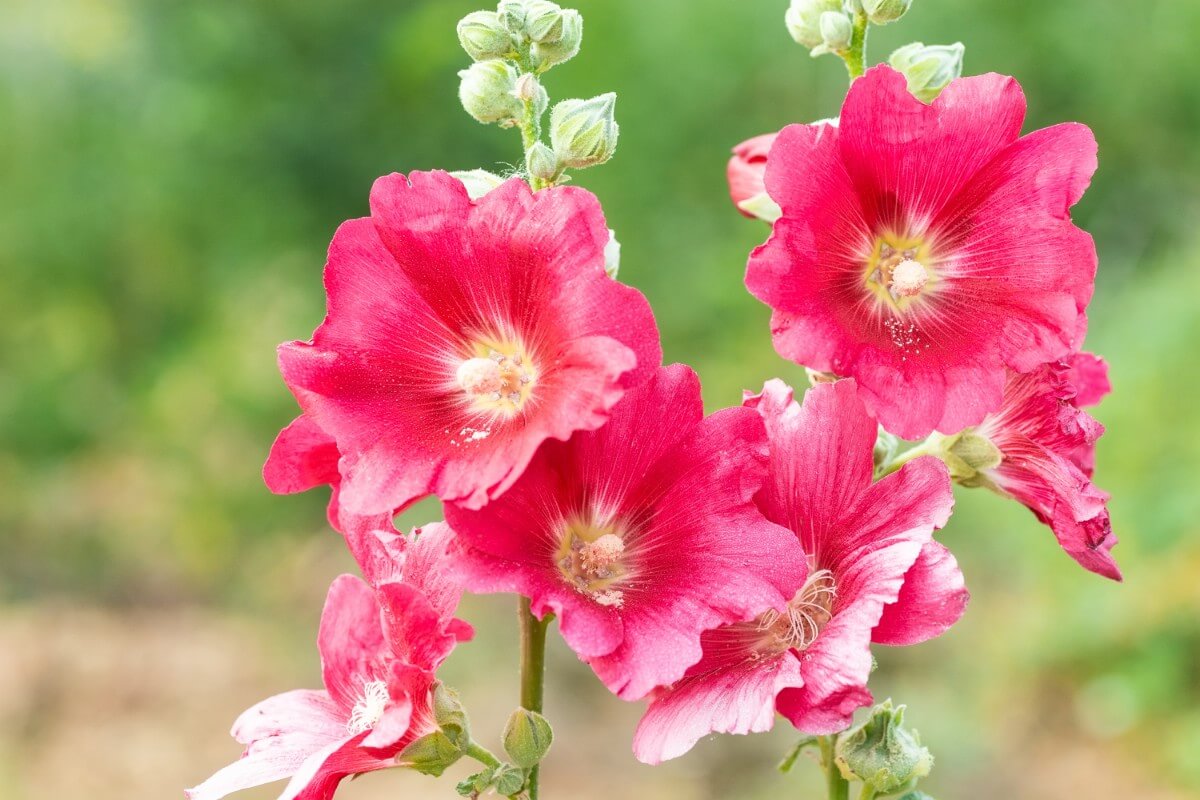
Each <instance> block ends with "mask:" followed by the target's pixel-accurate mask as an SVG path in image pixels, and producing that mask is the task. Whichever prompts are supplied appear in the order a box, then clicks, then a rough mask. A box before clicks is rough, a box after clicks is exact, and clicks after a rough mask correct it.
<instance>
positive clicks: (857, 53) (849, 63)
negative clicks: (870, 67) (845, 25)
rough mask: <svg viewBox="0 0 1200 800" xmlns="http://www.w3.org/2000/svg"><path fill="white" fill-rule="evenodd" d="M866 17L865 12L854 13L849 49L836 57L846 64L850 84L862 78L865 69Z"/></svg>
mask: <svg viewBox="0 0 1200 800" xmlns="http://www.w3.org/2000/svg"><path fill="white" fill-rule="evenodd" d="M867 25H868V22H867V15H866V12H863V11H856V12H855V13H854V33H853V35H852V36H851V38H850V47H848V48H847V49H846V50H845V51H844V52H839V53H838V55H840V56H841V57H842V60H843V61H845V62H846V71H847V72H849V73H850V82H851V83H853V82H854V79H855V78H860V77H862V74H863V73H864V72H866V69H867Z"/></svg>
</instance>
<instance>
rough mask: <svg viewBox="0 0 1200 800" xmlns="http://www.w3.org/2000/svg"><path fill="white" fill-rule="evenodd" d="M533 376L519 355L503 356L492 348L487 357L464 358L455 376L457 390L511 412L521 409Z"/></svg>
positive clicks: (532, 372) (473, 398)
mask: <svg viewBox="0 0 1200 800" xmlns="http://www.w3.org/2000/svg"><path fill="white" fill-rule="evenodd" d="M534 377H535V373H534V371H533V370H532V369H531V368H529V367H528V366H527V365H526V363H525V359H524V357H522V356H521V355H520V354H519V353H515V354H512V355H505V354H504V353H501V352H500V351H498V350H494V349H493V350H491V351H490V352H489V353H488V355H487V357H486V358H484V357H482V356H477V357H475V358H468V359H466V360H465V361H463V362H462V363H461V364H459V365H458V369H457V370H456V371H455V374H454V379H455V381H456V382H457V383H458V386H459V388H460V389H462V390H463V392H465V393H466V394H467V396H468V397H470V398H471V399H472V400H478V401H483V402H489V401H490V402H491V403H498V404H501V405H503V406H504V407H506V408H507V409H509V410H514V411H515V410H519V409H520V407H521V405H522V403H523V402H524V400H525V398H526V396H527V393H528V390H529V388H530V386H531V385H532V384H533V382H534ZM510 404H511V405H510Z"/></svg>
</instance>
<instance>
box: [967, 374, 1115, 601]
mask: <svg viewBox="0 0 1200 800" xmlns="http://www.w3.org/2000/svg"><path fill="white" fill-rule="evenodd" d="M1109 389H1110V387H1109V383H1108V369H1107V365H1105V363H1104V361H1103V360H1101V359H1099V358H1097V357H1096V356H1093V355H1091V354H1090V353H1082V354H1079V355H1077V356H1075V357H1073V358H1072V359H1071V360H1069V361H1063V362H1057V363H1053V364H1045V365H1043V366H1041V367H1039V368H1038V369H1036V370H1034V371H1033V372H1030V373H1027V374H1024V375H1022V374H1019V373H1015V372H1010V373H1009V376H1008V382H1007V384H1006V385H1005V388H1004V404H1003V406H1002V407H1001V408H1000V410H999V411H998V412H997V413H995V414H992V415H990V416H988V417H987V418H986V419H985V420H984V421H983V423H982V424H981V425H979V427H978V428H975V429H974V430H973V431H971V433H973V434H976V435H979V436H982V437H984V438H986V439H987V440H988V441H990V442H991V443H992V444H993V445H994V446H995V448H996V450H998V451H999V456H998V461H999V463H998V464H994V465H987V466H986V467H984V468H982V469H980V470H979V477H978V479H977V482H978V483H980V484H982V485H986V486H989V487H990V488H993V489H996V490H998V491H999V492H1001V493H1002V494H1007V495H1010V496H1012V497H1014V498H1016V499H1017V500H1018V501H1020V502H1021V503H1022V504H1024V505H1025V506H1027V507H1028V508H1029V509H1030V510H1031V511H1033V513H1034V514H1035V515H1037V518H1038V519H1039V520H1041V521H1042V522H1044V523H1045V524H1047V525H1049V526H1050V528H1051V529H1052V530H1053V531H1054V535H1055V537H1056V538H1057V539H1058V543H1059V544H1060V545H1062V548H1063V549H1064V550H1066V551H1067V554H1068V555H1070V556H1071V558H1073V559H1075V560H1076V561H1078V562H1079V563H1080V564H1081V565H1082V566H1083V567H1085V568H1086V569H1089V570H1091V571H1092V572H1095V573H1097V574H1099V575H1103V576H1105V577H1106V578H1112V579H1113V580H1120V579H1121V570H1120V568H1119V567H1117V564H1116V561H1115V560H1114V559H1113V557H1112V553H1111V550H1112V548H1113V547H1114V546H1115V545H1116V544H1117V537H1116V535H1115V534H1114V533H1113V531H1112V521H1111V520H1110V518H1109V514H1108V508H1107V503H1108V497H1109V496H1108V494H1107V493H1106V492H1104V491H1102V490H1100V489H1098V488H1097V487H1096V486H1095V485H1094V484H1093V483H1092V481H1091V475H1092V471H1093V466H1094V464H1095V453H1096V441H1097V440H1098V439H1099V438H1100V435H1101V434H1103V433H1104V426H1103V425H1101V424H1100V423H1099V422H1097V421H1096V420H1095V419H1094V418H1093V417H1092V416H1091V415H1090V414H1088V413H1087V412H1086V411H1083V410H1082V409H1081V408H1080V407H1079V406H1080V405H1084V404H1093V403H1096V402H1099V400H1100V398H1101V397H1102V396H1104V395H1105V394H1107V393H1108V391H1109Z"/></svg>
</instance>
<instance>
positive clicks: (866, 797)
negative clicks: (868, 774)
mask: <svg viewBox="0 0 1200 800" xmlns="http://www.w3.org/2000/svg"><path fill="white" fill-rule="evenodd" d="M876 794H877V792H876V791H875V787H873V786H871V785H870V784H869V783H864V784H863V787H862V791H861V792H859V794H858V800H875V795H876Z"/></svg>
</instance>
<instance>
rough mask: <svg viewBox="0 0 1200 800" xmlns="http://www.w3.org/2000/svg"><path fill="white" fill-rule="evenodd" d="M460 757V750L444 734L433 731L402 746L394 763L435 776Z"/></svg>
mask: <svg viewBox="0 0 1200 800" xmlns="http://www.w3.org/2000/svg"><path fill="white" fill-rule="evenodd" d="M461 757H462V750H460V749H459V748H458V747H457V746H456V745H455V744H454V742H452V741H450V738H449V737H448V736H446V734H444V733H442V732H441V731H434V732H433V733H430V734H426V735H425V736H422V737H421V738H420V739H417V740H415V741H413V742H412V743H410V744H409V745H408V747H406V748H404V750H402V751H401V752H400V755H398V756H397V757H396V764H397V765H398V766H401V767H408V768H410V769H415V770H416V771H417V772H420V773H422V774H424V775H433V776H434V777H437V776H439V775H441V774H442V773H443V772H445V771H446V769H447V768H448V767H449V766H450V765H451V764H453V763H454V762H455V761H458V759H459V758H461Z"/></svg>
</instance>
